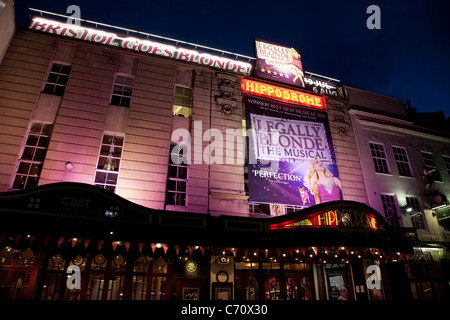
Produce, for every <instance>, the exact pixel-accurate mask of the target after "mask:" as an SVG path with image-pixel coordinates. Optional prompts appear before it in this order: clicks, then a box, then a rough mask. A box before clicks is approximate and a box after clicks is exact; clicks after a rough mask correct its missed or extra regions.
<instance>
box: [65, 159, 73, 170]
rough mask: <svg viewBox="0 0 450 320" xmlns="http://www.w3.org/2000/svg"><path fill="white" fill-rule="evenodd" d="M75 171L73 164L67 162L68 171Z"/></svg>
mask: <svg viewBox="0 0 450 320" xmlns="http://www.w3.org/2000/svg"><path fill="white" fill-rule="evenodd" d="M72 169H73V164H72V162H70V161H67V162H66V170H67V171H71V170H72Z"/></svg>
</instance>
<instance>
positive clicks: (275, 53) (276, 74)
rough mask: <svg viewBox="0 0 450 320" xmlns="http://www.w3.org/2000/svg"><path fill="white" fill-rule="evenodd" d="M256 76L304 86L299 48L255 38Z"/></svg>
mask: <svg viewBox="0 0 450 320" xmlns="http://www.w3.org/2000/svg"><path fill="white" fill-rule="evenodd" d="M255 56H256V76H257V77H258V78H264V79H268V80H273V81H278V82H282V83H287V84H289V85H293V86H298V87H302V88H303V87H304V86H305V82H304V79H303V77H304V73H303V66H302V61H301V56H300V53H299V52H298V50H296V49H294V48H290V47H285V46H280V45H278V44H275V43H271V42H268V41H265V40H259V39H255Z"/></svg>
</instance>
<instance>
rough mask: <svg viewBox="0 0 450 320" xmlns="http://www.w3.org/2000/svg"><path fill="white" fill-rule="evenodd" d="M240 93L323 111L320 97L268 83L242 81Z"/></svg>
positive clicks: (323, 107) (323, 105)
mask: <svg viewBox="0 0 450 320" xmlns="http://www.w3.org/2000/svg"><path fill="white" fill-rule="evenodd" d="M241 89H242V92H245V93H250V94H254V95H258V96H262V97H267V98H271V99H276V100H281V101H286V102H290V103H294V104H298V105H302V106H307V107H311V108H316V109H323V110H324V109H325V108H326V107H325V103H324V102H323V99H322V97H320V96H316V95H312V94H309V93H306V92H302V91H297V90H291V89H287V88H283V87H278V86H274V85H271V84H268V83H263V82H258V81H254V80H250V79H242V84H241Z"/></svg>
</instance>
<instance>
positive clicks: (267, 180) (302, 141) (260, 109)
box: [244, 95, 342, 207]
mask: <svg viewBox="0 0 450 320" xmlns="http://www.w3.org/2000/svg"><path fill="white" fill-rule="evenodd" d="M244 99H245V108H246V118H247V119H246V123H247V136H248V139H249V140H248V159H247V160H248V187H249V201H250V202H261V203H276V204H285V205H295V206H302V207H309V206H313V205H315V204H319V203H323V202H328V201H335V200H342V192H341V183H340V180H339V174H338V169H337V165H336V160H335V154H334V149H333V145H332V140H331V134H330V128H329V125H328V119H327V113H326V112H325V111H322V110H318V109H314V108H308V107H302V106H296V105H293V104H289V103H284V102H281V101H276V100H271V99H265V98H261V97H256V96H250V95H246V96H244Z"/></svg>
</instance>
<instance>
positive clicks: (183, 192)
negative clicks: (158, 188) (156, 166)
mask: <svg viewBox="0 0 450 320" xmlns="http://www.w3.org/2000/svg"><path fill="white" fill-rule="evenodd" d="M176 146H180V150H183V156H182V157H186V158H185V161H186V163H178V164H176V163H172V154H175V155H176V153H174V152H173V149H174V147H176ZM184 152H186V153H187V152H189V150H188V147H187V145H184V144H182V143H170V146H169V159H168V165H167V177H166V190H165V200H164V204H165V206H175V207H180V208H181V207H187V205H188V181H189V165H188V155H187V154H184ZM179 155H180V153H178V157H179ZM171 167H176V176H175V177H172V176H170V173H171ZM180 167H182V168H185V171H186V174H185V176H186V178H180V177H179V168H180ZM169 181H175V190H172V189H169ZM178 182H184V186H185V190H184V191H180V190H178ZM170 194H175V195H177V194H184V204H178V203H177V201H173V203H172V202H169V195H170ZM175 198H176V197H175Z"/></svg>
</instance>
